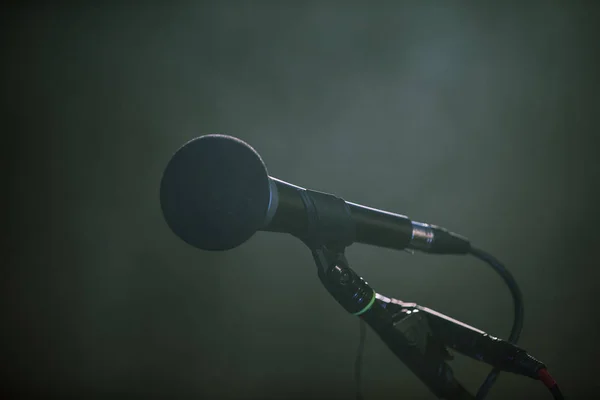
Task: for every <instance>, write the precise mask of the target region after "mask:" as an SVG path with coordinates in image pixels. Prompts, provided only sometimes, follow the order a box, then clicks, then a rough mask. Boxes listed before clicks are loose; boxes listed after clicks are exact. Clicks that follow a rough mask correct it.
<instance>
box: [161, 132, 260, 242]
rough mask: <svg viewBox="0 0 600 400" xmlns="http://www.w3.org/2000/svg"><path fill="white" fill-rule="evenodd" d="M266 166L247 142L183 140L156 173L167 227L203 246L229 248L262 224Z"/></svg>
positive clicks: (226, 138)
mask: <svg viewBox="0 0 600 400" xmlns="http://www.w3.org/2000/svg"><path fill="white" fill-rule="evenodd" d="M269 179H270V178H269V175H268V172H267V168H266V167H265V164H264V163H263V161H262V159H261V157H260V155H259V154H258V153H257V152H256V151H255V150H254V149H253V148H252V147H250V145H248V144H247V143H245V142H243V141H242V140H240V139H237V138H234V137H232V136H227V135H205V136H201V137H198V138H196V139H193V140H191V141H189V142H188V143H186V144H185V145H183V146H182V147H181V148H180V149H179V150H177V152H175V154H174V155H173V157H172V158H171V160H170V161H169V163H168V165H167V167H166V169H165V171H164V173H163V177H162V181H161V187H160V202H161V208H162V212H163V215H164V217H165V220H166V221H167V224H168V225H169V227H170V228H171V230H173V232H174V233H175V234H176V235H177V236H179V237H180V238H181V239H183V240H184V241H185V242H187V243H188V244H190V245H192V246H195V247H197V248H200V249H203V250H213V251H218V250H229V249H232V248H234V247H236V246H239V245H240V244H242V243H244V242H245V241H246V240H248V239H249V238H250V237H251V236H252V235H253V234H254V233H255V232H256V231H257V230H259V229H260V228H262V226H263V225H264V223H265V220H266V215H267V211H268V208H269V203H270V197H271V193H270V185H269Z"/></svg>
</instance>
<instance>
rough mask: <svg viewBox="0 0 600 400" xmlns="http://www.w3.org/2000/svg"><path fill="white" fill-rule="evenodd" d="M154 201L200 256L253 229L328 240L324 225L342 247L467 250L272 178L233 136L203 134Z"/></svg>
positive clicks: (434, 232)
mask: <svg viewBox="0 0 600 400" xmlns="http://www.w3.org/2000/svg"><path fill="white" fill-rule="evenodd" d="M160 196H161V207H162V210H163V214H164V216H165V220H166V221H167V223H168V224H169V226H170V227H171V229H172V230H173V231H174V232H175V233H176V234H177V235H178V236H179V237H180V238H182V239H183V240H184V241H186V242H187V243H189V244H191V245H193V246H195V247H198V248H200V249H203V250H216V251H219V250H229V249H231V248H234V247H236V246H239V245H241V244H242V243H244V242H245V241H246V240H248V239H249V238H250V237H251V236H252V235H253V234H254V233H255V232H257V231H259V230H262V231H270V232H281V233H290V234H292V235H294V236H296V237H298V238H300V239H302V240H304V241H306V240H309V237H310V236H311V235H313V236H314V235H327V234H328V232H326V230H327V229H325V230H324V229H323V227H324V226H326V227H328V229H329V230H330V231H331V232H329V233H330V236H331V237H332V238H333V237H335V240H336V241H337V242H338V244H343V245H344V246H348V245H350V244H352V243H355V242H357V243H363V244H368V245H374V246H379V247H386V248H391V249H397V250H402V249H415V250H420V251H424V252H427V253H437V254H466V253H468V252H469V250H470V243H469V241H468V240H467V239H466V238H464V237H462V236H459V235H457V234H455V233H452V232H449V231H447V230H445V229H443V228H440V227H438V226H434V225H428V224H423V223H419V222H415V221H411V220H410V219H409V218H408V217H406V216H404V215H400V214H394V213H391V212H387V211H383V210H378V209H375V208H370V207H366V206H363V205H359V204H355V203H350V202H346V201H344V200H343V199H341V198H339V197H337V196H334V195H331V194H328V193H323V192H317V191H313V190H309V189H304V188H302V187H299V186H295V185H292V184H290V183H287V182H285V181H282V180H280V179H277V178H273V177H271V176H269V174H268V172H267V168H266V167H265V164H264V163H263V161H262V159H261V157H260V156H259V155H258V153H257V152H256V151H255V150H254V149H253V148H252V147H250V146H249V145H248V144H246V143H245V142H243V141H241V140H239V139H236V138H233V137H231V136H225V135H206V136H201V137H199V138H196V139H194V140H191V141H190V142H188V143H186V144H185V145H184V146H182V147H181V148H180V149H179V150H178V151H177V152H176V153H175V154H174V155H173V157H172V158H171V160H170V161H169V164H168V165H167V168H166V169H165V172H164V174H163V178H162V181H161V189H160ZM307 205H312V207H313V208H314V209H313V210H312V211H313V212H316V213H317V214H318V219H319V224H318V225H319V231H314V230H312V228H313V227H311V226H309V222H308V219H307V213H308V212H311V210H309V209H307ZM334 232H335V235H334V234H333V233H334Z"/></svg>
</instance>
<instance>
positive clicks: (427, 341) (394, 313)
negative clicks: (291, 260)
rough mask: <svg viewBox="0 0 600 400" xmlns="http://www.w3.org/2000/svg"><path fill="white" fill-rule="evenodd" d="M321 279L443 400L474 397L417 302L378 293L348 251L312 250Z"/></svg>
mask: <svg viewBox="0 0 600 400" xmlns="http://www.w3.org/2000/svg"><path fill="white" fill-rule="evenodd" d="M312 253H313V258H314V259H315V262H316V264H317V267H318V275H319V278H320V280H321V282H322V283H323V285H324V286H325V288H326V289H327V291H328V292H329V293H330V294H331V295H332V296H333V297H334V298H335V299H336V300H337V302H338V303H339V304H340V305H341V306H342V307H344V309H346V311H348V312H349V313H351V314H353V315H356V316H358V317H360V318H362V319H363V320H364V321H365V322H366V323H367V324H368V325H369V326H370V327H371V328H372V329H373V330H374V331H375V332H376V333H377V334H378V335H379V337H380V338H381V339H382V340H383V342H384V343H385V344H386V345H387V346H388V347H389V349H390V350H391V351H392V352H393V353H394V354H395V355H396V356H397V357H398V358H399V359H400V360H401V361H402V362H403V363H404V364H405V365H406V366H407V367H408V368H409V369H410V370H411V371H412V372H413V373H414V374H415V375H416V376H417V377H418V378H419V379H420V380H421V381H422V382H423V383H424V384H425V385H426V386H427V387H428V388H429V389H430V390H431V391H432V392H433V393H434V394H435V395H436V396H437V397H438V398H440V399H448V400H467V399H471V400H472V399H475V397H474V396H473V395H471V394H470V393H469V392H467V390H466V389H465V388H464V387H463V386H462V385H461V384H460V383H459V382H458V381H457V380H456V379H455V378H454V374H453V372H452V369H451V368H450V366H449V365H448V364H447V363H446V361H447V360H450V359H451V356H450V354H449V353H448V351H447V350H446V347H445V345H444V343H443V342H442V340H441V339H440V337H439V336H438V335H436V334H435V332H434V331H433V330H432V329H431V326H430V324H429V321H428V315H427V313H425V312H421V310H420V309H419V307H418V306H417V305H416V304H406V303H401V302H399V301H397V300H392V299H388V298H386V297H384V296H381V295H379V294H376V293H375V291H374V290H373V289H372V288H371V287H370V286H369V285H368V284H367V282H365V281H364V280H363V279H362V278H361V277H360V276H358V274H356V273H355V272H354V271H353V270H352V269H350V268H349V266H348V262H347V261H346V258H345V256H344V254H343V252H332V251H330V250H328V249H326V248H321V249H318V250H313V252H312Z"/></svg>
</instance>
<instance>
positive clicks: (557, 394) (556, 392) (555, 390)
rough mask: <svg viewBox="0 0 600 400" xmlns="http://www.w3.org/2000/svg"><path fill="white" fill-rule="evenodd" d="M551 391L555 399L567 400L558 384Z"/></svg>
mask: <svg viewBox="0 0 600 400" xmlns="http://www.w3.org/2000/svg"><path fill="white" fill-rule="evenodd" d="M550 393H552V397H554V400H565V398H564V396H563V394H562V393H561V391H560V389H559V388H558V385H554V386H552V387H551V388H550Z"/></svg>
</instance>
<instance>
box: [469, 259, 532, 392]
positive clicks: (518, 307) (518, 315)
mask: <svg viewBox="0 0 600 400" xmlns="http://www.w3.org/2000/svg"><path fill="white" fill-rule="evenodd" d="M470 253H471V255H472V256H474V257H475V258H478V259H480V260H482V261H484V262H486V263H488V264H489V265H490V266H491V267H492V268H493V269H494V271H496V272H497V273H498V275H500V277H501V278H502V280H504V282H505V283H506V285H507V286H508V288H509V289H510V293H511V295H512V298H513V304H514V320H513V325H512V329H511V331H510V336H509V338H508V341H509V342H510V343H513V344H516V343H517V341H518V340H519V335H520V334H521V329H522V328H523V313H524V309H523V296H522V295H521V290H520V289H519V285H517V282H516V281H515V278H514V277H513V276H512V274H511V273H510V272H509V271H508V270H507V269H506V267H504V265H502V263H501V262H500V261H498V260H496V259H495V258H494V257H492V256H491V255H490V254H488V253H486V252H485V251H483V250H479V249H477V248H474V247H471V250H470ZM499 374H500V370H499V369H497V368H494V369H493V370H492V371H491V372H490V373H489V375H488V376H487V378H486V379H485V381H484V382H483V384H482V385H481V387H480V388H479V390H478V391H477V395H476V396H475V399H476V400H483V399H484V398H485V396H486V395H487V394H488V392H489V390H490V389H491V388H492V385H493V384H494V382H496V379H497V378H498V375H499Z"/></svg>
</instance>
